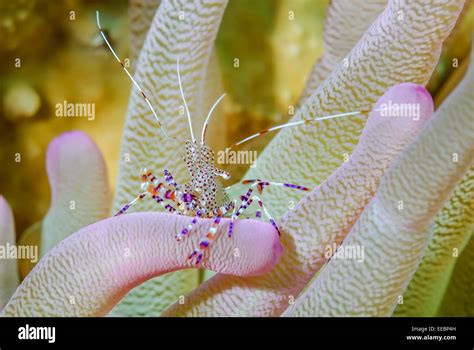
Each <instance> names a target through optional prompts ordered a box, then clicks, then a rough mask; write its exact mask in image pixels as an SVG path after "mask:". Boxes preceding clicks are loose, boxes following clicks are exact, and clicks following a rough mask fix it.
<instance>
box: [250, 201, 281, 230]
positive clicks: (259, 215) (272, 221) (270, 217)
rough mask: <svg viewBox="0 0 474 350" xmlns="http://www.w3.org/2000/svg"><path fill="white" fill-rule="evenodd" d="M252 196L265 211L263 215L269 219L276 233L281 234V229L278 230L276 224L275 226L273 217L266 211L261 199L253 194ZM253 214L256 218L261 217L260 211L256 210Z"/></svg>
mask: <svg viewBox="0 0 474 350" xmlns="http://www.w3.org/2000/svg"><path fill="white" fill-rule="evenodd" d="M252 198H253V200H254V201H255V202H257V203H258V205H259V206H260V208H261V209H262V210H263V212H264V213H265V216H266V217H267V219H268V221H270V223H271V224H272V226H273V227H274V228H275V229H276V230H277V232H278V235H279V236H281V231H280V229H279V228H278V226H277V224H276V222H275V220H274V219H273V217H272V216H271V215H270V213H269V212H268V210H267V208H266V207H265V205H264V204H263V200H262V199H261V198H260V197H258V196H253V197H252ZM255 216H256V217H257V218H259V219H261V218H262V212H261V211H257V212H256V213H255Z"/></svg>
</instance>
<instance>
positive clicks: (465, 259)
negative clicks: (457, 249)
mask: <svg viewBox="0 0 474 350" xmlns="http://www.w3.org/2000/svg"><path fill="white" fill-rule="evenodd" d="M473 274H474V239H472V232H471V239H470V240H469V242H468V244H467V245H466V247H465V249H464V251H463V253H462V255H461V256H460V257H459V259H458V261H457V263H456V266H455V267H454V271H453V274H452V277H451V280H450V282H449V286H448V288H447V290H446V294H445V295H444V299H443V301H442V303H441V306H440V308H439V311H438V316H445V317H454V316H457V317H460V316H461V317H462V316H469V317H472V316H474V301H473V300H472V291H473V290H474V279H473V278H472V276H473Z"/></svg>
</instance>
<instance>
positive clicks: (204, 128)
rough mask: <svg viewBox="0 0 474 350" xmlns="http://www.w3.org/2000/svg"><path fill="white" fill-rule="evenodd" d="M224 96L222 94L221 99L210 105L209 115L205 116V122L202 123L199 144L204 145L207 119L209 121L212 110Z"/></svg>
mask: <svg viewBox="0 0 474 350" xmlns="http://www.w3.org/2000/svg"><path fill="white" fill-rule="evenodd" d="M224 96H225V94H222V95H221V97H219V98H218V99H217V101H216V102H214V104H213V105H212V107H211V109H210V110H209V113H208V114H207V117H206V120H205V121H204V125H203V126H202V133H201V144H203V143H204V140H205V138H206V131H207V126H208V125H209V119H211V115H212V112H213V111H214V109H215V108H216V107H217V105H218V104H219V102H221V100H222V99H223V98H224Z"/></svg>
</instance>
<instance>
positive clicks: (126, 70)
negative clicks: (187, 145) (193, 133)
mask: <svg viewBox="0 0 474 350" xmlns="http://www.w3.org/2000/svg"><path fill="white" fill-rule="evenodd" d="M95 14H96V18H97V27H98V28H99V31H100V34H101V35H102V38H103V39H104V41H105V43H106V44H107V46H108V47H109V49H110V51H111V52H112V54H113V55H114V57H115V59H116V60H117V61H118V63H120V65H121V66H122V68H123V70H124V71H125V73H127V75H128V77H129V78H130V80H131V81H132V82H133V85H135V87H136V88H137V89H138V91H140V93H141V95H142V96H143V98H144V99H145V101H146V103H147V104H148V107H150V109H151V112H152V113H153V116H154V117H155V119H156V122H157V123H158V126H159V127H160V128H161V130H162V131H163V133H164V134H165V136H166V137H167V138H169V136H168V134H167V133H166V131H165V129H164V127H163V124H161V122H160V118H158V115H157V114H156V112H155V109H154V108H153V106H152V105H151V103H150V101H149V100H148V98H147V97H146V95H145V93H144V92H143V90H142V88H141V87H140V85H138V83H137V82H136V81H135V79H133V77H132V75H131V74H130V72H129V71H128V69H127V68H126V67H125V64H124V63H123V62H122V60H121V59H120V58H119V57H118V55H117V54H116V53H115V51H114V49H113V48H112V45H110V43H109V41H108V40H107V37H106V36H105V34H104V31H103V30H102V27H101V25H100V19H99V11H96V12H95Z"/></svg>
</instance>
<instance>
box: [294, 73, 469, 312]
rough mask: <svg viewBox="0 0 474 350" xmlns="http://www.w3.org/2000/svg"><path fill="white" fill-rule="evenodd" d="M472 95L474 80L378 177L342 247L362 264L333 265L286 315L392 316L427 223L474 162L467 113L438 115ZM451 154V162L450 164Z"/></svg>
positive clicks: (410, 274)
mask: <svg viewBox="0 0 474 350" xmlns="http://www.w3.org/2000/svg"><path fill="white" fill-rule="evenodd" d="M473 91H474V79H473V77H472V76H471V75H468V77H467V78H465V79H464V80H463V82H462V84H461V85H460V86H459V87H458V88H457V90H456V92H455V93H454V94H453V96H450V98H449V99H448V100H447V101H446V102H445V104H443V107H441V108H440V109H439V110H438V111H437V113H436V114H435V116H434V118H433V120H432V121H431V122H430V123H429V124H428V125H427V127H426V128H425V129H424V130H423V132H422V133H421V135H420V136H419V137H418V138H417V139H416V141H415V142H414V143H413V144H412V145H411V146H410V147H409V148H408V149H407V150H406V151H405V152H404V153H403V154H402V156H401V157H400V159H399V160H398V161H397V162H395V164H394V165H393V166H392V167H391V168H390V169H389V171H388V172H387V173H386V174H385V175H384V176H383V178H382V181H381V184H380V187H379V189H378V191H377V194H376V196H375V197H374V199H373V200H372V201H371V203H370V204H369V206H368V207H367V208H366V209H365V211H364V212H363V214H362V216H361V217H360V219H359V220H358V221H357V223H356V225H355V226H354V228H353V229H352V230H351V232H350V233H349V235H348V236H347V237H346V239H345V240H344V243H343V247H363V248H364V250H365V258H364V260H363V262H362V263H360V262H358V261H356V260H355V259H332V260H331V261H330V262H329V263H328V265H327V266H326V267H325V269H324V270H323V271H321V273H320V275H319V276H318V277H317V279H316V280H315V281H314V282H313V283H312V284H311V286H310V287H309V288H308V289H306V291H305V292H304V293H303V294H302V295H301V296H300V297H299V298H298V300H297V301H296V303H295V304H294V305H293V306H292V307H290V308H289V309H288V310H287V312H285V315H286V316H390V315H391V314H392V312H393V310H394V309H395V307H396V305H397V301H398V300H399V298H400V297H401V295H402V293H403V292H404V291H405V288H406V287H407V285H408V283H409V281H410V279H411V278H412V277H413V274H414V272H415V270H416V268H417V267H418V264H419V263H420V261H421V258H422V257H423V254H424V252H425V249H426V247H427V244H428V243H429V240H430V238H431V235H430V231H429V230H428V228H429V225H430V223H431V222H432V220H433V219H434V217H435V215H436V213H437V212H438V211H439V210H440V209H441V208H442V206H443V204H444V201H445V200H446V199H447V198H449V195H450V194H451V192H452V191H453V189H454V188H455V186H456V184H457V183H458V182H459V181H460V180H461V178H462V176H463V174H464V173H465V172H466V171H467V169H468V168H469V166H471V165H472V164H473V161H474V137H473V135H474V123H473V122H472V109H471V110H469V109H468V110H465V111H461V112H460V113H454V114H450V113H445V112H444V110H445V109H448V108H450V107H454V106H456V105H458V104H461V105H465V104H464V102H465V99H471V100H472V92H473ZM466 112H467V113H466ZM454 152H455V153H457V154H458V156H459V158H458V161H453V158H452V154H453V153H454ZM433 189H436V190H435V191H434V190H433Z"/></svg>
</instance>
